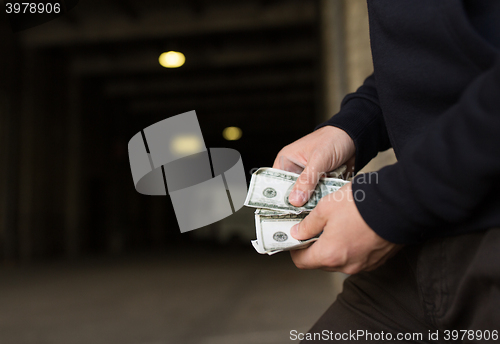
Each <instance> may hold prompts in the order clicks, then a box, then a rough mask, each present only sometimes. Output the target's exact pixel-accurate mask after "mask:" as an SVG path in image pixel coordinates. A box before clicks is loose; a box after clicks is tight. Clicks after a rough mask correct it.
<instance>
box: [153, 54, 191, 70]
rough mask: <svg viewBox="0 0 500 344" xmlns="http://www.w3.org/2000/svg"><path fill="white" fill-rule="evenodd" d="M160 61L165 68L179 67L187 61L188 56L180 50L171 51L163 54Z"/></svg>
mask: <svg viewBox="0 0 500 344" xmlns="http://www.w3.org/2000/svg"><path fill="white" fill-rule="evenodd" d="M158 61H159V62H160V65H162V66H163V67H165V68H178V67H180V66H182V65H183V64H184V62H186V57H185V56H184V54H183V53H180V52H178V51H169V52H166V53H163V54H161V55H160V58H159V59H158Z"/></svg>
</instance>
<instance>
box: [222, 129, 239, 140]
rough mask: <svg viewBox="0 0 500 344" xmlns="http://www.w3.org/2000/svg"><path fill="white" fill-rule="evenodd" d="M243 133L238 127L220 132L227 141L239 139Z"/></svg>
mask: <svg viewBox="0 0 500 344" xmlns="http://www.w3.org/2000/svg"><path fill="white" fill-rule="evenodd" d="M242 134H243V132H242V131H241V129H240V128H238V127H227V128H226V129H224V131H223V132H222V136H223V137H224V138H225V139H226V140H228V141H236V140H239V139H240V138H241V135H242Z"/></svg>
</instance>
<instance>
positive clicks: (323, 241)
mask: <svg viewBox="0 0 500 344" xmlns="http://www.w3.org/2000/svg"><path fill="white" fill-rule="evenodd" d="M321 232H323V233H322V234H321V236H320V237H319V239H318V240H317V241H316V242H314V244H312V245H311V246H310V247H308V248H306V249H302V250H295V251H290V254H291V256H292V259H293V262H294V263H295V265H296V266H297V267H298V268H300V269H323V270H327V271H341V272H344V273H346V274H355V273H357V272H360V271H363V270H373V269H375V268H377V267H378V266H380V265H382V264H383V263H384V262H385V261H386V260H387V259H388V258H390V257H391V256H392V255H393V254H394V253H396V252H397V251H398V250H399V249H400V248H401V247H402V246H401V245H396V244H393V243H391V242H388V241H386V240H384V239H382V238H381V237H380V236H378V235H377V234H376V233H375V232H374V231H373V230H372V229H371V228H370V227H369V226H368V225H367V224H366V222H365V221H364V220H363V218H362V217H361V215H360V214H359V212H358V209H357V207H356V204H355V203H354V199H353V195H352V189H351V183H349V184H347V185H345V186H344V187H342V188H341V189H340V190H338V191H337V192H334V193H332V194H329V195H327V196H325V197H324V198H322V199H321V200H320V201H319V203H318V205H317V206H316V208H314V209H313V211H312V212H311V213H310V214H309V215H308V216H307V217H306V218H305V219H304V220H302V222H300V223H299V224H298V225H295V226H294V227H292V230H291V234H292V236H293V237H294V238H295V239H299V240H305V239H309V238H312V237H313V236H315V235H317V234H319V233H321Z"/></svg>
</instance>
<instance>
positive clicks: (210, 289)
mask: <svg viewBox="0 0 500 344" xmlns="http://www.w3.org/2000/svg"><path fill="white" fill-rule="evenodd" d="M333 284H334V283H333V280H332V274H329V273H326V272H322V271H301V270H298V269H296V268H295V266H294V265H293V264H292V262H291V260H290V256H289V254H288V253H280V254H277V255H275V256H271V257H269V256H261V255H259V254H257V253H256V252H254V251H253V250H252V249H250V248H246V247H245V248H234V249H227V248H219V249H209V248H207V247H201V248H200V247H198V248H188V249H182V250H180V249H178V250H170V251H169V252H168V253H165V254H161V255H150V256H147V255H137V256H133V257H131V256H128V257H126V258H109V257H108V258H106V257H104V258H103V257H101V258H92V259H86V260H82V261H78V262H52V263H40V264H32V265H29V266H11V267H2V268H0V343H1V344H49V343H50V344H90V343H91V344H115V343H116V344H171V343H172V344H174V343H175V344H216V343H217V344H254V343H255V344H257V343H258V344H265V343H270V344H271V343H272V344H278V343H290V342H292V341H291V340H290V339H289V332H290V331H291V330H298V331H301V332H302V331H306V330H307V329H308V328H309V327H310V326H311V325H312V324H313V323H314V322H315V321H316V320H317V318H318V317H319V316H320V315H321V314H322V313H323V312H324V311H325V310H326V308H327V307H328V306H329V305H330V304H331V302H332V301H333V300H334V298H335V295H336V293H335V288H334V286H333Z"/></svg>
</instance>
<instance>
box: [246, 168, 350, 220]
mask: <svg viewBox="0 0 500 344" xmlns="http://www.w3.org/2000/svg"><path fill="white" fill-rule="evenodd" d="M298 177H299V175H298V174H296V173H292V172H288V171H282V170H278V169H274V168H260V169H258V170H257V171H256V172H255V173H254V174H253V175H252V179H251V181H250V187H249V190H248V194H247V198H246V199H245V205H246V206H248V207H253V208H264V209H271V210H277V211H281V212H286V213H291V214H300V213H302V212H304V211H307V212H308V211H311V210H313V209H314V207H316V205H317V204H318V202H319V200H320V199H321V198H323V197H324V196H325V195H327V194H330V193H332V192H335V191H337V190H338V189H340V188H341V187H342V186H344V185H345V184H347V183H348V181H345V180H343V179H338V178H321V179H320V180H319V182H318V184H317V186H316V189H315V190H314V192H313V193H312V195H311V197H310V198H309V200H308V201H307V203H306V204H304V205H303V206H301V207H295V206H293V205H292V204H290V202H289V201H288V196H289V195H290V192H291V191H292V189H293V186H294V184H295V182H296V181H297V179H298Z"/></svg>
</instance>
